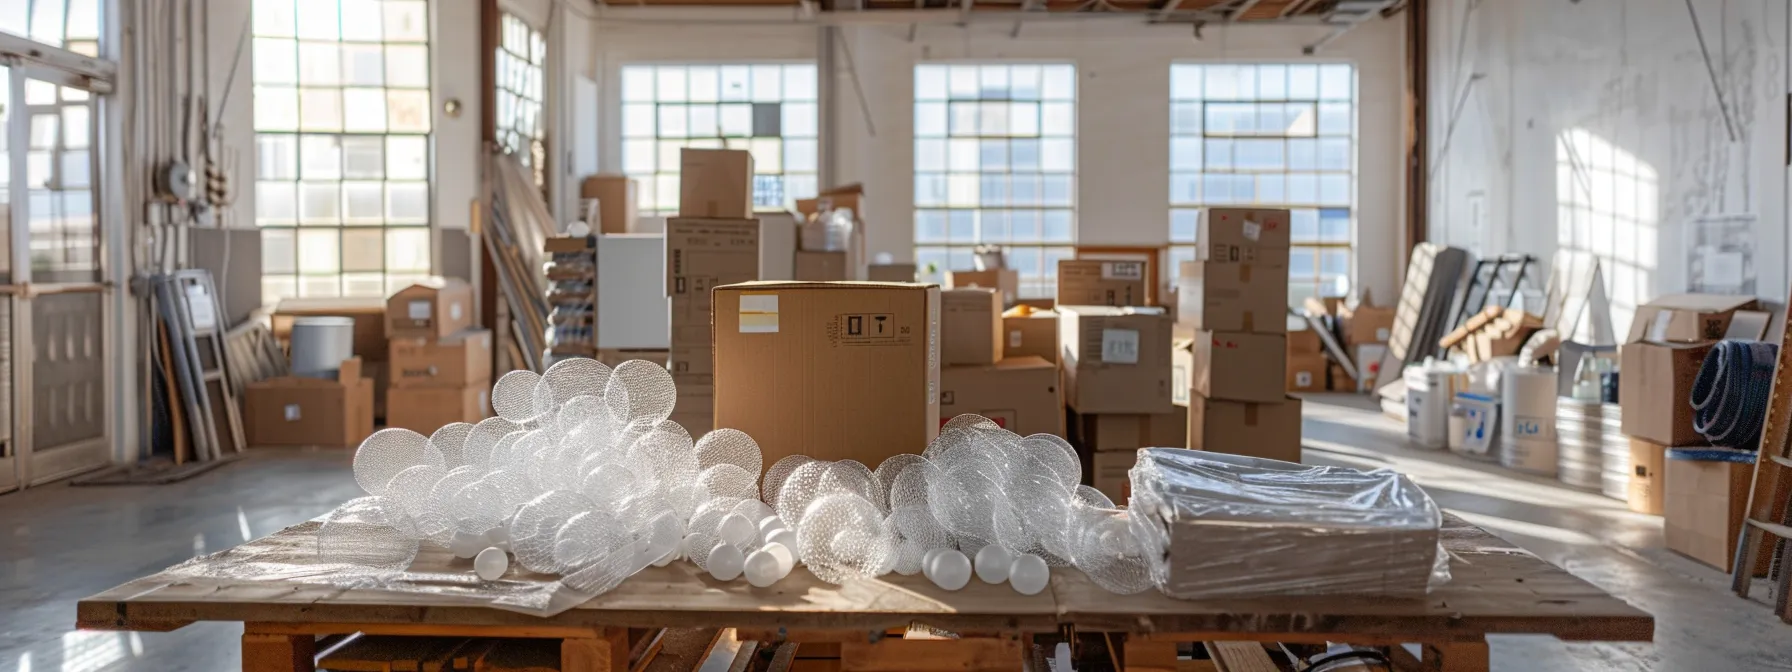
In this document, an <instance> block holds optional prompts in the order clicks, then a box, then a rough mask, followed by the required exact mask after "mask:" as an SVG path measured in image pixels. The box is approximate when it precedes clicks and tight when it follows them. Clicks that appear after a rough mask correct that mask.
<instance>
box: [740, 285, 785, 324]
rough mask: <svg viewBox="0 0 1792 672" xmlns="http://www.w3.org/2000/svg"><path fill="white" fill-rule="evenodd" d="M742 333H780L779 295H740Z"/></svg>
mask: <svg viewBox="0 0 1792 672" xmlns="http://www.w3.org/2000/svg"><path fill="white" fill-rule="evenodd" d="M740 333H743V334H775V333H778V295H777V294H741V295H740Z"/></svg>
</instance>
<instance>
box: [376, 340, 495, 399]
mask: <svg viewBox="0 0 1792 672" xmlns="http://www.w3.org/2000/svg"><path fill="white" fill-rule="evenodd" d="M387 375H388V376H390V380H391V385H392V387H394V388H400V387H467V386H473V385H485V386H488V387H489V386H490V384H491V380H492V332H491V330H489V329H468V330H466V331H463V332H460V333H458V334H455V335H453V336H449V337H447V338H443V339H440V340H432V339H427V338H394V339H392V367H391V370H390V372H389V373H388V374H387Z"/></svg>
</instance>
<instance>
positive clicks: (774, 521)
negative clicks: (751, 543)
mask: <svg viewBox="0 0 1792 672" xmlns="http://www.w3.org/2000/svg"><path fill="white" fill-rule="evenodd" d="M788 529H790V528H789V527H788V526H786V525H785V524H784V519H783V518H779V517H777V516H766V517H764V518H760V519H759V536H761V537H769V536H771V534H772V533H773V532H776V531H778V530H788Z"/></svg>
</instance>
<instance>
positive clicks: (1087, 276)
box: [1057, 259, 1148, 306]
mask: <svg viewBox="0 0 1792 672" xmlns="http://www.w3.org/2000/svg"><path fill="white" fill-rule="evenodd" d="M1146 282H1148V280H1147V279H1146V278H1145V262H1143V261H1101V260H1097V259H1060V260H1058V298H1057V301H1058V305H1060V306H1144V305H1148V304H1147V303H1146V301H1145V284H1146Z"/></svg>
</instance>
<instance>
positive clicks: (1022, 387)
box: [940, 357, 1064, 436]
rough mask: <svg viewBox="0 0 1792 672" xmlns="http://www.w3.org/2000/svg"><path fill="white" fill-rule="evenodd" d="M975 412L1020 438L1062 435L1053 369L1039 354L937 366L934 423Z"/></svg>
mask: <svg viewBox="0 0 1792 672" xmlns="http://www.w3.org/2000/svg"><path fill="white" fill-rule="evenodd" d="M965 413H975V414H977V415H981V416H983V417H985V418H989V419H990V420H994V421H995V423H996V425H998V426H1000V427H1002V428H1004V429H1007V430H1008V431H1011V432H1014V433H1016V434H1019V435H1021V436H1030V435H1033V434H1054V435H1058V436H1063V434H1064V401H1063V398H1062V397H1061V396H1060V395H1059V393H1058V367H1056V366H1053V365H1052V363H1051V362H1048V361H1045V360H1044V359H1041V358H1039V357H1008V358H1005V359H1003V360H1002V361H1000V362H996V363H994V364H984V365H981V366H948V367H945V368H942V369H940V422H941V424H944V423H945V422H946V421H947V420H951V419H952V418H955V417H957V416H960V415H963V414H965Z"/></svg>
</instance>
